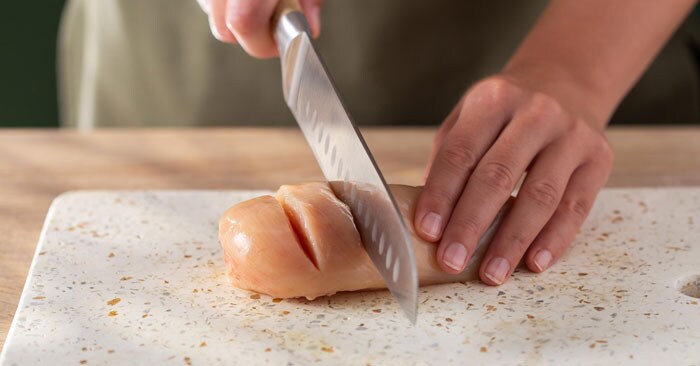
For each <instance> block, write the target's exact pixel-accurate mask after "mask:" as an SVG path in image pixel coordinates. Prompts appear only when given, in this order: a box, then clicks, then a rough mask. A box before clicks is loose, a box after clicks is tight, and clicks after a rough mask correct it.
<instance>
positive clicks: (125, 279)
mask: <svg viewBox="0 0 700 366" xmlns="http://www.w3.org/2000/svg"><path fill="white" fill-rule="evenodd" d="M132 278H133V277H131V276H125V277H122V278H120V279H119V281H128V280H130V279H132Z"/></svg>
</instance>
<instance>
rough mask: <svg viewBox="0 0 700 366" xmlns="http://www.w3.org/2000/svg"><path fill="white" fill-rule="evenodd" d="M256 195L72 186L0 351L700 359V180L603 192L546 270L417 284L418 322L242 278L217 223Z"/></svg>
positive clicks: (368, 304)
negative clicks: (693, 184)
mask: <svg viewBox="0 0 700 366" xmlns="http://www.w3.org/2000/svg"><path fill="white" fill-rule="evenodd" d="M261 193H262V192H260V191H258V192H250V191H228V192H214V191H179V192H175V191H170V192H73V193H68V194H64V195H62V196H60V197H59V198H57V199H56V200H55V201H54V203H53V205H52V206H51V209H50V210H49V213H48V216H47V219H46V223H45V226H44V229H43V233H42V235H41V239H40V241H39V245H38V247H37V252H36V255H35V257H34V261H33V263H32V267H31V271H30V274H29V278H28V282H27V284H26V286H25V288H24V292H23V294H22V298H21V301H20V304H19V308H18V311H17V314H16V315H15V318H14V321H13V324H12V328H11V330H10V333H9V336H8V339H7V341H6V343H5V347H4V350H3V353H2V356H1V357H0V364H2V365H33V364H52V365H54V364H55V365H80V364H87V365H100V364H123V365H131V364H143V365H169V364H172V365H189V364H192V365H215V364H222V365H224V364H226V365H231V364H238V365H257V364H273V365H283V364H298V365H307V364H312V363H319V364H324V365H326V364H357V365H365V364H371V365H383V364H388V365H411V364H436V365H446V364H467V363H468V364H488V365H494V364H508V365H510V364H563V363H565V364H609V363H620V364H627V363H629V364H639V363H643V364H647V363H648V364H694V365H700V305H698V303H699V302H700V299H697V298H693V297H690V296H686V295H683V294H682V293H681V292H680V290H681V289H683V290H684V291H685V292H687V293H689V294H691V295H694V296H700V188H687V189H615V190H605V191H603V192H602V193H601V194H600V196H599V199H598V201H597V203H596V206H595V208H594V210H593V212H592V213H591V216H590V218H589V220H588V221H587V224H586V225H585V227H584V228H583V229H582V231H581V233H580V235H579V236H578V239H577V241H576V243H575V245H574V247H573V248H572V249H571V250H570V251H569V252H568V253H567V254H566V255H565V257H564V258H563V259H562V260H561V261H560V262H559V263H558V264H556V265H555V266H554V267H553V268H552V269H551V270H549V271H548V272H546V273H545V274H542V275H539V276H538V275H533V274H531V273H528V272H527V270H522V271H518V273H516V274H515V275H514V277H513V278H512V279H511V280H510V281H509V282H508V283H507V284H505V285H503V286H501V287H498V288H496V287H487V286H484V285H482V284H480V283H456V284H449V285H440V286H432V287H426V288H422V289H421V293H420V306H419V315H418V323H417V325H416V326H411V325H410V324H409V323H408V321H407V320H406V319H405V318H404V316H403V315H402V314H401V313H400V311H399V310H398V307H397V306H396V304H394V302H393V300H392V298H391V297H390V295H389V293H388V292H387V291H375V292H364V293H346V294H339V295H336V296H333V297H329V298H321V299H318V300H316V301H306V300H283V301H279V300H278V299H271V298H269V297H268V296H264V295H260V296H258V295H254V294H252V293H249V292H246V291H241V290H236V289H233V288H232V287H231V286H230V285H229V284H228V282H227V279H226V277H225V275H224V267H223V261H222V256H221V250H220V247H219V243H218V240H217V220H218V218H219V215H220V214H221V213H222V212H223V211H224V210H225V209H226V208H228V207H229V206H231V205H232V204H234V203H236V202H239V201H241V200H244V199H247V198H251V197H254V196H257V195H259V194H261ZM693 281H694V282H693ZM683 287H685V288H683ZM117 299H118V300H117ZM117 301H118V302H117Z"/></svg>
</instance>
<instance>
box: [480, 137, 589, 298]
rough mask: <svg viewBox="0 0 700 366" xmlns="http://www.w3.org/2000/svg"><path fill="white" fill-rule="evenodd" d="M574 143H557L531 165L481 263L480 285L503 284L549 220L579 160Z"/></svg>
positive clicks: (580, 158)
mask: <svg viewBox="0 0 700 366" xmlns="http://www.w3.org/2000/svg"><path fill="white" fill-rule="evenodd" d="M575 143H576V142H575V141H569V139H561V140H559V141H557V142H555V143H554V144H552V145H551V146H549V147H547V148H545V150H543V151H542V153H540V154H539V155H538V157H537V159H536V160H535V162H534V164H532V166H531V168H530V170H529V172H528V175H527V178H525V182H524V183H523V185H522V187H521V188H520V192H519V194H518V197H517V198H516V199H515V203H514V204H513V208H512V209H511V210H510V211H509V212H508V215H507V216H506V218H505V220H504V221H503V224H502V225H501V227H500V228H499V230H498V233H497V234H496V236H495V237H494V238H493V240H492V241H491V244H490V245H489V249H488V250H487V252H486V254H485V255H484V258H483V260H482V262H481V267H480V276H481V278H482V281H483V282H485V283H487V284H489V285H500V284H502V283H503V282H505V281H506V279H507V278H508V276H510V274H511V273H512V272H513V270H514V269H515V267H516V266H517V264H518V263H519V262H520V259H521V258H522V257H523V254H525V251H526V250H527V248H528V247H529V246H530V244H531V243H532V241H533V240H535V238H536V237H537V234H539V232H540V230H542V228H543V227H544V225H545V224H547V221H549V219H550V218H551V217H552V214H553V213H554V211H555V210H556V208H557V205H558V204H559V202H560V201H561V198H562V195H563V194H564V190H565V189H566V185H567V183H568V181H569V178H570V177H571V174H572V173H573V172H574V170H575V169H576V167H578V166H579V164H580V163H581V160H582V159H583V156H582V155H583V153H582V152H581V149H580V148H578V147H577V146H576V145H574V144H575Z"/></svg>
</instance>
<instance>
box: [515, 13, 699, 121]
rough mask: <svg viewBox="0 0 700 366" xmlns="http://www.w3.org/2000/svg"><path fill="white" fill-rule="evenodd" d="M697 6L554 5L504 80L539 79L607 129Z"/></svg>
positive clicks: (546, 90) (546, 89) (535, 27)
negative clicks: (623, 100) (631, 91)
mask: <svg viewBox="0 0 700 366" xmlns="http://www.w3.org/2000/svg"><path fill="white" fill-rule="evenodd" d="M695 3H696V0H671V1H659V0H585V1H575V0H552V1H551V2H550V4H549V6H548V7H547V9H546V10H545V11H544V12H543V14H542V15H541V17H540V19H539V20H538V22H537V23H536V24H535V26H534V27H533V29H532V30H531V31H530V34H529V35H528V36H527V37H526V39H525V40H524V41H523V43H522V44H521V46H520V48H519V49H518V51H517V52H516V53H515V54H514V55H513V57H512V58H511V60H510V61H509V62H508V64H507V65H506V67H505V69H504V73H505V74H506V75H508V74H513V75H517V76H518V78H532V79H537V80H538V84H539V85H540V87H541V89H542V91H543V92H546V93H554V94H555V95H559V96H560V97H561V98H563V99H564V102H566V101H567V100H571V103H570V105H578V106H582V107H581V110H580V111H576V112H578V113H580V114H581V117H583V118H586V119H589V120H591V121H592V122H593V123H595V124H596V125H598V127H601V128H602V127H603V126H604V125H605V124H606V123H607V121H608V120H609V118H610V116H611V115H612V113H613V111H614V110H615V108H616V107H617V105H618V104H619V102H620V101H621V100H622V98H623V97H624V96H625V94H626V93H627V92H628V90H629V89H630V88H631V87H632V85H634V83H635V82H636V81H637V79H638V78H639V77H640V75H641V74H642V73H643V72H644V70H645V69H646V68H647V67H648V65H649V64H650V63H651V61H652V60H653V58H654V57H655V56H656V54H657V53H658V52H659V50H660V49H661V47H662V46H663V45H664V43H665V42H666V41H667V40H668V38H669V37H670V36H671V34H672V33H673V31H674V30H675V29H676V28H677V27H678V25H679V24H680V23H681V21H682V20H683V19H684V17H685V16H686V15H687V14H688V12H689V11H690V10H691V9H692V7H693V5H695ZM580 98H586V100H585V101H583V102H584V103H582V100H580Z"/></svg>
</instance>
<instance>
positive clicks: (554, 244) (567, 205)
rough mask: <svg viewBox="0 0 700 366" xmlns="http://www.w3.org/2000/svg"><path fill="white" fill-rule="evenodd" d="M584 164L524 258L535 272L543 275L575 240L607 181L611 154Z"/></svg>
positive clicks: (574, 174)
mask: <svg viewBox="0 0 700 366" xmlns="http://www.w3.org/2000/svg"><path fill="white" fill-rule="evenodd" d="M605 154H607V156H604V157H602V158H601V159H597V160H596V161H591V162H589V163H587V164H584V165H582V166H581V167H579V168H578V169H576V171H575V172H574V173H573V175H572V176H571V180H570V181H569V185H568V187H567V188H566V191H565V192H564V196H563V197H562V200H561V202H560V203H559V205H558V207H557V209H556V211H555V212H554V215H553V216H552V218H551V219H550V220H549V222H548V223H547V224H546V225H545V226H544V228H543V229H542V231H541V232H540V233H539V235H538V236H537V238H536V239H535V241H534V242H533V243H532V245H531V246H530V249H528V251H527V254H526V255H525V264H526V265H527V267H528V268H529V269H530V270H531V271H533V272H543V271H545V270H547V269H548V268H549V267H550V266H551V265H552V264H553V263H554V262H556V261H557V259H559V257H561V255H562V253H563V252H564V250H566V248H568V247H569V245H570V244H571V242H572V241H573V240H574V238H575V237H576V232H577V231H578V229H579V228H580V227H581V225H583V222H584V221H585V220H586V217H587V216H588V213H589V212H590V210H591V207H593V203H594V201H595V198H596V195H597V194H598V192H599V191H600V189H601V188H603V186H604V185H605V182H606V181H607V180H608V174H609V172H610V167H611V164H612V153H611V152H606V153H605Z"/></svg>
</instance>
